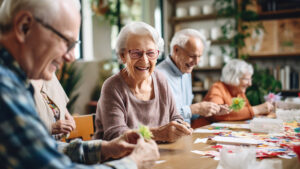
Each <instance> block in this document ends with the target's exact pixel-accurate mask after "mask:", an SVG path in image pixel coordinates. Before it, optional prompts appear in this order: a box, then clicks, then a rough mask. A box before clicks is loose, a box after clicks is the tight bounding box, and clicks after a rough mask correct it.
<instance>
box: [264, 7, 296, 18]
mask: <svg viewBox="0 0 300 169" xmlns="http://www.w3.org/2000/svg"><path fill="white" fill-rule="evenodd" d="M297 17H300V9H293V10H280V11H268V12H261V13H259V14H258V18H259V19H260V20H268V19H270V20H271V19H285V18H297Z"/></svg>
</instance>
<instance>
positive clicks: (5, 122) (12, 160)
mask: <svg viewBox="0 0 300 169" xmlns="http://www.w3.org/2000/svg"><path fill="white" fill-rule="evenodd" d="M9 80H10V79H3V78H2V79H1V75H0V112H1V116H0V138H5V139H0V159H2V160H1V166H2V167H3V168H19V169H27V168H30V169H40V168H43V169H61V168H68V169H110V168H118V169H119V168H120V169H127V168H128V169H131V168H132V169H136V168H137V167H136V164H135V163H134V162H133V160H131V159H130V158H124V159H121V160H117V161H113V162H110V163H104V164H94V165H89V166H88V165H83V164H79V163H84V162H87V163H94V162H96V161H97V158H98V157H99V155H97V154H99V152H100V150H101V145H100V144H101V141H95V142H91V143H85V142H80V141H75V142H72V143H71V144H65V145H64V146H65V147H66V148H65V150H66V151H67V152H66V153H67V154H70V153H71V152H74V154H77V155H78V157H76V158H75V157H72V158H71V159H72V160H75V161H76V163H74V162H72V161H71V160H70V158H68V156H66V155H64V154H62V153H60V152H59V151H58V148H59V147H60V146H59V145H58V144H57V143H56V141H55V140H54V139H52V137H51V136H50V135H49V133H48V131H47V130H46V128H45V126H44V125H43V124H42V122H41V120H40V119H39V117H38V115H37V113H36V111H35V108H34V102H33V98H32V95H31V93H30V92H29V91H28V90H25V88H24V87H23V86H21V85H18V86H16V85H15V83H16V82H9ZM63 149H64V148H62V150H63ZM90 150H91V152H89V151H90ZM2 167H1V168H2Z"/></svg>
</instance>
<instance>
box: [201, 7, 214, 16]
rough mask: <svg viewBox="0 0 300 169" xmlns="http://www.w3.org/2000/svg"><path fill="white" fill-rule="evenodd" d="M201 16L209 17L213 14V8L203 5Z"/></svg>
mask: <svg viewBox="0 0 300 169" xmlns="http://www.w3.org/2000/svg"><path fill="white" fill-rule="evenodd" d="M202 11H203V15H210V14H213V13H214V7H213V6H212V5H203V8H202Z"/></svg>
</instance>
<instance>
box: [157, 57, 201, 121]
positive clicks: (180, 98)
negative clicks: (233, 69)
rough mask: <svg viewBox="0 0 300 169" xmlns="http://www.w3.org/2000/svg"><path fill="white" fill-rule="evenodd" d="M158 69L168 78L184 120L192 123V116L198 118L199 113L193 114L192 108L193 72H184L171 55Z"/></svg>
mask: <svg viewBox="0 0 300 169" xmlns="http://www.w3.org/2000/svg"><path fill="white" fill-rule="evenodd" d="M157 70H159V71H160V72H162V73H163V74H164V75H165V77H166V78H167V80H168V84H169V85H170V87H171V89H172V93H173V96H174V98H175V102H176V107H177V110H178V112H179V113H180V115H181V116H182V117H183V118H184V121H186V122H188V123H191V118H198V117H199V116H198V115H193V116H192V112H191V108H190V105H191V104H192V102H193V98H194V95H193V92H192V78H191V74H190V73H182V72H181V71H180V70H179V69H178V68H177V66H176V65H175V64H174V63H173V61H172V60H171V58H170V57H167V58H166V59H165V60H164V61H162V62H161V63H160V64H159V65H158V66H157Z"/></svg>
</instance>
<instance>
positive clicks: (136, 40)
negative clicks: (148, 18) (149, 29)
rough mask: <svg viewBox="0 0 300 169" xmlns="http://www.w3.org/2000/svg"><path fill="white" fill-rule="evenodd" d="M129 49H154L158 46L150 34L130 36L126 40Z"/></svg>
mask: <svg viewBox="0 0 300 169" xmlns="http://www.w3.org/2000/svg"><path fill="white" fill-rule="evenodd" d="M126 48H127V49H135V48H138V49H149V48H151V49H153V48H156V44H155V42H154V40H153V38H152V36H151V35H149V34H129V35H128V37H127V40H126Z"/></svg>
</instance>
